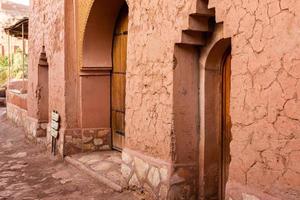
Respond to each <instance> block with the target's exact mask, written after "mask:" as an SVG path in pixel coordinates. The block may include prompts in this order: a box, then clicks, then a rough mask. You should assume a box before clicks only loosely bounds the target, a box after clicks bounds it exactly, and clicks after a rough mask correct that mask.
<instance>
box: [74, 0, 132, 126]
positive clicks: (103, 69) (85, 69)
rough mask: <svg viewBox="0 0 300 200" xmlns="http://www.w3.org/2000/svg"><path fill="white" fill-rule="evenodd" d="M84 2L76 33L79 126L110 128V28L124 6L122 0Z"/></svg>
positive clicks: (113, 26) (111, 47)
mask: <svg viewBox="0 0 300 200" xmlns="http://www.w3.org/2000/svg"><path fill="white" fill-rule="evenodd" d="M87 2H88V3H86V4H85V7H84V8H82V11H84V12H86V13H85V14H84V13H81V15H80V16H85V17H87V18H83V19H84V20H85V23H86V24H85V28H84V30H83V33H80V34H82V35H79V37H82V43H81V44H82V48H81V49H80V50H79V51H82V54H81V53H79V65H80V69H79V75H80V87H79V90H80V96H81V99H80V110H81V121H80V124H81V128H104V129H106V130H110V128H111V73H112V70H113V53H112V52H113V41H114V31H115V26H116V23H117V20H118V17H119V13H120V11H121V9H122V8H123V7H124V6H127V7H128V5H127V2H126V0H113V1H110V2H108V1H105V0H97V1H87ZM87 12H88V13H87ZM81 25H82V26H83V24H82V22H81ZM80 30H81V29H80ZM79 42H81V41H80V40H79Z"/></svg>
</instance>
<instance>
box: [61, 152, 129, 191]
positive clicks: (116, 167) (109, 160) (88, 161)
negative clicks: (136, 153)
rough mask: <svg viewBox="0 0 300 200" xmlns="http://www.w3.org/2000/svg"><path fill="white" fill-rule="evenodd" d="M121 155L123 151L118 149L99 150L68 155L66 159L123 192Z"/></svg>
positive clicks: (123, 180) (123, 181) (98, 179)
mask: <svg viewBox="0 0 300 200" xmlns="http://www.w3.org/2000/svg"><path fill="white" fill-rule="evenodd" d="M121 156H122V153H121V152H118V151H99V152H93V153H81V154H75V155H72V156H67V157H65V160H66V161H67V162H68V163H69V164H71V165H73V166H74V167H76V168H78V169H79V170H82V171H83V172H85V173H86V174H88V175H90V176H91V177H93V178H95V179H96V180H97V181H99V182H101V183H104V184H106V185H107V186H109V187H111V188H112V189H114V190H116V191H118V192H122V191H123V189H124V188H125V179H124V178H123V176H122V172H121V164H122V157H121Z"/></svg>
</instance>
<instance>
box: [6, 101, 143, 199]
mask: <svg viewBox="0 0 300 200" xmlns="http://www.w3.org/2000/svg"><path fill="white" fill-rule="evenodd" d="M4 111H5V110H4V109H3V108H1V107H0V143H1V145H0V199H1V200H10V199H17V200H31V199H32V200H33V199H34V200H36V199H43V200H46V199H47V200H50V199H53V200H61V199H70V200H71V199H72V200H73V199H78V200H83V199H84V200H88V199H100V200H102V199H103V200H106V199H109V200H117V199H122V200H131V199H133V200H135V199H136V200H138V199H145V198H144V197H143V196H142V195H140V194H139V193H135V192H129V191H125V192H123V193H118V192H115V191H113V190H112V189H110V188H108V187H107V186H105V185H101V184H99V183H98V182H96V181H95V180H94V179H93V178H91V177H89V176H87V175H85V174H84V173H82V172H81V171H79V170H77V169H75V168H73V167H72V166H70V165H68V164H66V163H64V162H62V161H59V160H55V159H54V158H53V157H51V156H50V155H49V154H48V153H47V152H46V151H45V150H43V149H42V148H41V147H39V146H37V145H34V144H33V143H31V142H29V141H27V140H26V139H25V138H24V133H23V130H22V129H20V128H17V127H15V126H14V125H13V124H12V123H11V122H9V121H8V120H6V118H5V116H2V115H3V113H4Z"/></svg>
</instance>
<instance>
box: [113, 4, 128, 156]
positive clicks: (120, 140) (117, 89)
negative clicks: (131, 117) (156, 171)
mask: <svg viewBox="0 0 300 200" xmlns="http://www.w3.org/2000/svg"><path fill="white" fill-rule="evenodd" d="M127 33H128V7H127V6H124V7H123V8H122V9H121V11H120V15H119V18H118V21H117V24H116V28H115V32H114V43H113V71H112V108H111V116H112V120H111V121H112V144H113V148H114V149H117V150H122V148H123V146H124V142H125V86H126V60H127Z"/></svg>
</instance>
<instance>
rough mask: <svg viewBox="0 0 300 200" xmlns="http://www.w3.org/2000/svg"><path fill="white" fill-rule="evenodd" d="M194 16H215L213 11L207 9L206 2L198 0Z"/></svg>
mask: <svg viewBox="0 0 300 200" xmlns="http://www.w3.org/2000/svg"><path fill="white" fill-rule="evenodd" d="M194 15H200V16H211V17H213V16H215V10H214V9H208V2H207V1H205V0H198V1H197V6H196V13H194Z"/></svg>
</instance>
